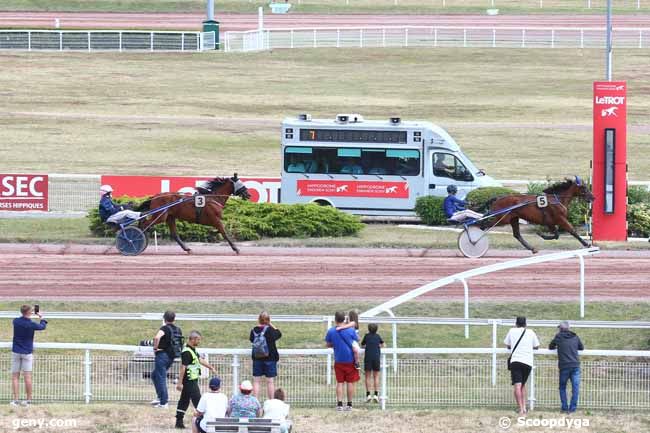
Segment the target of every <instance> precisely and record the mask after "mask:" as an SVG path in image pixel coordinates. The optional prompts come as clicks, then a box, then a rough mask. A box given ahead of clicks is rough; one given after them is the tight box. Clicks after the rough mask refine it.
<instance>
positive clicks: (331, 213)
mask: <svg viewBox="0 0 650 433" xmlns="http://www.w3.org/2000/svg"><path fill="white" fill-rule="evenodd" d="M113 201H114V202H115V203H118V204H124V203H126V202H133V203H134V204H135V205H136V206H137V205H138V204H139V203H141V202H142V201H144V199H137V200H134V199H132V198H129V197H120V198H116V199H114V200H113ZM88 219H89V225H90V230H91V232H92V233H94V234H95V235H96V236H100V237H113V236H115V233H114V231H113V230H111V229H110V228H109V227H107V226H106V225H105V224H104V223H102V222H101V220H100V218H99V212H98V210H97V209H96V208H95V209H92V210H91V211H90V212H89V213H88ZM223 223H224V226H225V227H226V230H227V231H228V233H229V234H230V235H232V237H233V238H234V239H236V240H240V241H245V240H254V239H260V238H262V237H299V238H305V237H324V236H334V237H336V236H350V235H354V234H356V233H358V232H359V230H361V228H362V227H363V224H362V223H361V222H360V221H359V218H358V217H357V216H354V215H350V214H346V213H344V212H341V211H339V210H337V209H335V208H332V207H326V206H319V205H316V204H296V205H286V204H276V203H251V202H248V201H243V200H236V199H231V200H229V201H228V204H227V205H226V207H225V209H224V215H223ZM176 227H177V228H178V234H179V236H180V237H181V238H182V239H183V240H185V241H190V242H215V241H218V240H219V239H220V235H219V233H218V232H217V230H216V229H215V228H213V227H210V226H204V225H199V224H192V223H187V222H184V221H177V223H176ZM156 231H157V232H158V233H160V234H162V236H165V237H169V229H168V228H167V225H166V224H159V225H157V226H156Z"/></svg>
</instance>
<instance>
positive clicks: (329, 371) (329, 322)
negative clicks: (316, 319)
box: [327, 317, 332, 385]
mask: <svg viewBox="0 0 650 433" xmlns="http://www.w3.org/2000/svg"><path fill="white" fill-rule="evenodd" d="M331 327H332V319H331V318H329V317H328V318H327V330H329V329H330V328H331ZM327 384H328V385H331V384H332V353H331V352H330V353H328V354H327Z"/></svg>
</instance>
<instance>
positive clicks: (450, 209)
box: [442, 185, 483, 222]
mask: <svg viewBox="0 0 650 433" xmlns="http://www.w3.org/2000/svg"><path fill="white" fill-rule="evenodd" d="M457 192H458V188H456V185H449V186H448V187H447V194H448V195H447V197H446V198H445V201H444V202H443V204H442V206H443V210H444V211H445V215H446V216H447V218H448V219H450V220H452V221H456V222H463V221H465V220H466V219H468V218H481V217H482V216H483V214H480V213H478V212H474V211H473V210H470V209H465V207H466V206H467V202H466V201H465V200H461V199H459V198H457V197H456V193H457Z"/></svg>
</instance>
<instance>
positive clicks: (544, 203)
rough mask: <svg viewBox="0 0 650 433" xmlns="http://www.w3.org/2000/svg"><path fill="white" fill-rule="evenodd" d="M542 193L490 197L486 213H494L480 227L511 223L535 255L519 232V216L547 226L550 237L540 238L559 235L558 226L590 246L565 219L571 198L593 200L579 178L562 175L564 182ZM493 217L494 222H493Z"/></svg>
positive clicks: (533, 249)
mask: <svg viewBox="0 0 650 433" xmlns="http://www.w3.org/2000/svg"><path fill="white" fill-rule="evenodd" d="M544 193H545V194H546V195H535V194H512V195H506V196H501V197H496V198H493V199H491V200H489V201H488V203H487V206H488V215H490V214H496V215H494V216H492V217H490V218H488V219H486V220H483V221H481V223H480V225H481V229H486V228H488V227H495V226H502V225H506V224H510V225H511V226H512V235H513V236H514V237H515V239H517V240H518V241H519V243H521V244H522V245H523V246H524V247H525V248H526V249H528V250H530V251H531V252H532V253H533V254H536V253H537V249H536V248H534V247H532V246H531V245H529V244H528V242H526V240H525V239H524V238H523V237H522V236H521V233H520V231H519V219H520V218H521V219H523V220H525V221H528V222H529V223H532V224H538V225H541V226H545V227H547V228H548V230H549V231H550V232H551V233H552V234H551V235H550V236H548V235H544V234H540V237H541V238H542V239H545V240H554V239H558V238H559V237H560V233H559V231H558V228H560V229H562V230H565V231H567V232H569V233H571V235H572V236H573V237H574V238H576V239H578V240H579V241H580V243H581V244H582V245H583V246H584V247H589V246H590V244H589V243H588V242H587V241H585V240H584V239H582V238H581V237H580V235H579V234H578V233H577V232H576V230H575V229H574V228H573V226H572V225H571V223H570V222H569V219H568V214H569V204H570V203H571V201H572V200H573V199H574V198H578V199H582V200H585V201H587V202H589V203H591V202H593V201H594V195H593V194H592V193H591V191H589V188H588V187H587V186H586V185H585V184H584V182H583V181H582V180H581V179H580V177H578V176H576V177H575V179H568V178H565V180H564V181H562V182H558V183H555V184H553V185H551V186H549V187H548V188H546V189H544ZM495 220H496V222H494V221H495Z"/></svg>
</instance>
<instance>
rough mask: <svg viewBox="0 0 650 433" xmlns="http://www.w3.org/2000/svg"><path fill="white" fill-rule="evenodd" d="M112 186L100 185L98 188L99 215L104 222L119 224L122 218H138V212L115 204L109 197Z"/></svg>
mask: <svg viewBox="0 0 650 433" xmlns="http://www.w3.org/2000/svg"><path fill="white" fill-rule="evenodd" d="M112 192H113V188H112V187H111V186H110V185H102V186H101V187H100V188H99V194H100V195H101V197H102V198H101V199H100V200H99V217H100V218H101V219H102V221H103V222H105V223H114V224H119V223H120V222H122V220H123V219H127V218H128V219H132V220H135V219H138V218H140V212H136V211H133V210H130V209H124V207H123V206H116V205H115V203H113V200H112V198H111V193H112Z"/></svg>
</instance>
